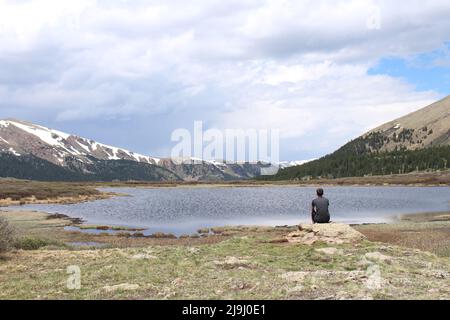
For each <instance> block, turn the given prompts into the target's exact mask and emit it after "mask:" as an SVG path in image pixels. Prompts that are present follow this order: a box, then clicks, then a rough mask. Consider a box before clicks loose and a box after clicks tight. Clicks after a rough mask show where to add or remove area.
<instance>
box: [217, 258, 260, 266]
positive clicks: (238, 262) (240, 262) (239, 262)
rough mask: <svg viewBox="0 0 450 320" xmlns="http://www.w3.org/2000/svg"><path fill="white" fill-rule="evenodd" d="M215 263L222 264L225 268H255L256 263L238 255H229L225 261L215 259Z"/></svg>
mask: <svg viewBox="0 0 450 320" xmlns="http://www.w3.org/2000/svg"><path fill="white" fill-rule="evenodd" d="M213 263H214V264H215V265H216V266H220V267H222V268H224V269H235V268H254V267H255V265H253V264H252V263H251V262H250V261H248V260H244V259H239V258H236V257H227V258H226V259H225V260H223V261H213Z"/></svg>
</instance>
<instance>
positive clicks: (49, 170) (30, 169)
mask: <svg viewBox="0 0 450 320" xmlns="http://www.w3.org/2000/svg"><path fill="white" fill-rule="evenodd" d="M188 160H190V161H182V162H181V161H173V160H172V159H160V158H155V157H150V156H145V155H142V154H138V153H135V152H132V151H128V150H126V149H122V148H117V147H113V146H109V145H106V144H102V143H99V142H96V141H94V140H91V139H86V138H82V137H79V136H76V135H71V134H67V133H64V132H61V131H58V130H54V129H49V128H46V127H43V126H40V125H36V124H33V123H30V122H26V121H21V120H15V119H8V120H0V164H1V165H0V177H15V178H21V179H34V180H70V181H85V180H86V181H111V180H148V181H181V180H187V181H199V180H236V179H247V178H253V177H255V176H257V175H259V174H260V173H261V168H262V167H264V165H263V164H260V163H255V164H249V163H245V164H224V163H220V162H217V161H202V160H196V159H188Z"/></svg>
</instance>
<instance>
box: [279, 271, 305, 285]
mask: <svg viewBox="0 0 450 320" xmlns="http://www.w3.org/2000/svg"><path fill="white" fill-rule="evenodd" d="M310 274H311V272H307V271H291V272H286V273H284V274H282V275H281V277H282V278H283V279H285V280H287V281H289V282H297V283H302V282H303V281H304V280H305V278H306V277H307V276H309V275H310Z"/></svg>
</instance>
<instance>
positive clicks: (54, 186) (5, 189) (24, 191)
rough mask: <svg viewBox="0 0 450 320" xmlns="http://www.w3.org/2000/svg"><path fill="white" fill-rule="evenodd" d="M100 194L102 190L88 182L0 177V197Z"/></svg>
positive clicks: (53, 196)
mask: <svg viewBox="0 0 450 320" xmlns="http://www.w3.org/2000/svg"><path fill="white" fill-rule="evenodd" d="M99 194H100V191H98V190H97V189H95V188H94V187H92V186H89V185H88V184H81V183H69V182H40V181H28V180H15V179H0V199H7V198H10V199H11V200H21V199H24V198H31V197H34V198H36V199H38V200H43V199H50V198H57V197H78V196H94V195H99Z"/></svg>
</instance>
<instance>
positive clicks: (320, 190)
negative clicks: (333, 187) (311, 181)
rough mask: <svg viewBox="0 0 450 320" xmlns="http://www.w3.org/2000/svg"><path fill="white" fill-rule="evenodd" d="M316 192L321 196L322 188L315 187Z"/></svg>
mask: <svg viewBox="0 0 450 320" xmlns="http://www.w3.org/2000/svg"><path fill="white" fill-rule="evenodd" d="M316 193H317V195H318V196H319V197H321V196H323V189H322V188H319V189H317V190H316Z"/></svg>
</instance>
